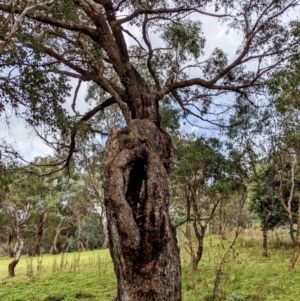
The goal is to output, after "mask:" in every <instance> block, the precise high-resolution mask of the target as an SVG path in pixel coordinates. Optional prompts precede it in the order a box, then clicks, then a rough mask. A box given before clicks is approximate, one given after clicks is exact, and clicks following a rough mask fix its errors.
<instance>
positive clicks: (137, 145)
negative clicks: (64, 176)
mask: <svg viewBox="0 0 300 301" xmlns="http://www.w3.org/2000/svg"><path fill="white" fill-rule="evenodd" d="M26 3H27V1H11V2H10V3H7V2H1V3H0V13H1V18H2V19H5V20H6V19H7V18H9V16H10V15H11V14H12V12H13V14H14V16H17V15H19V16H20V15H21V14H22V13H23V12H24V10H25V9H26V5H27V4H26ZM12 4H13V5H12ZM298 5H299V1H298V0H289V1H272V2H271V1H262V0H251V1H250V0H242V1H222V0H215V1H206V0H204V1H199V0H180V1H165V0H148V1H144V0H119V1H112V0H63V1H52V2H51V3H50V4H49V5H48V6H47V5H46V6H44V5H43V6H37V7H35V8H33V9H31V10H30V11H28V13H26V15H25V16H24V17H23V18H22V22H20V24H19V26H18V29H17V31H16V33H15V35H14V36H13V37H12V38H11V40H10V41H9V43H8V45H7V46H6V47H5V49H4V51H3V54H2V56H1V60H0V74H1V77H0V89H1V92H0V93H1V101H0V108H1V109H0V110H2V111H3V110H6V109H7V108H8V106H9V104H10V105H11V107H12V110H14V111H16V112H17V113H19V114H20V115H22V116H23V117H24V119H25V120H26V121H27V122H28V123H29V124H30V125H31V126H32V127H34V129H35V130H36V132H37V133H38V135H39V136H41V137H43V138H44V139H45V140H46V141H47V142H48V143H49V144H52V146H54V147H55V148H56V150H58V151H59V153H60V155H61V161H60V162H57V163H56V164H57V166H59V164H60V165H61V166H62V167H66V166H70V164H71V163H72V154H73V153H74V152H75V151H76V142H77V139H78V137H80V135H81V133H82V132H83V131H92V132H94V133H95V132H99V133H101V125H102V123H101V121H99V119H100V118H99V116H100V115H101V111H103V110H105V108H107V107H109V106H111V105H113V104H116V105H117V106H118V108H119V110H120V111H121V113H122V115H123V118H124V121H123V123H120V127H115V128H114V129H112V130H111V131H110V132H109V139H108V142H107V144H106V151H107V159H106V167H105V171H104V193H105V206H106V213H107V219H108V232H109V236H110V237H109V238H110V252H111V255H112V258H113V262H114V268H115V272H116V275H117V279H118V295H117V299H116V300H139V301H141V300H181V292H180V290H181V289H180V262H179V250H178V247H177V244H176V237H175V230H174V229H173V227H172V225H171V223H170V218H169V213H168V206H169V188H168V173H169V169H170V166H171V164H172V156H173V153H172V143H171V139H170V137H169V135H168V134H167V133H166V132H165V131H163V130H162V128H161V122H160V115H159V105H160V103H161V102H163V101H164V99H165V98H167V97H169V98H173V100H175V101H176V102H177V104H178V106H179V107H180V108H181V109H182V110H183V111H184V113H185V116H187V115H193V116H194V117H197V118H200V119H203V120H207V119H208V120H209V121H210V122H212V123H217V120H215V119H216V117H217V116H219V115H220V114H221V113H222V112H223V113H228V112H229V111H230V109H231V108H232V109H235V108H240V107H243V104H244V103H248V102H251V94H255V93H259V92H263V90H261V82H262V81H263V79H264V78H265V77H266V76H268V74H269V73H270V72H272V70H274V69H278V68H281V67H282V66H283V65H284V63H285V61H286V59H288V58H289V57H290V55H291V53H292V52H295V51H298V43H299V41H298V40H297V37H296V36H295V35H293V34H292V29H293V28H292V27H293V24H288V23H287V22H285V15H286V14H287V13H288V12H290V11H291V13H290V14H291V15H292V14H293V9H297V8H298ZM209 19H213V20H215V21H216V22H217V20H219V21H220V22H223V23H222V26H224V27H226V26H227V28H228V30H229V31H230V32H231V33H236V34H237V38H236V39H235V40H236V41H240V42H239V44H238V45H237V47H236V49H233V50H232V54H234V55H233V58H229V57H228V56H227V54H226V53H225V51H224V50H222V49H221V48H214V49H213V50H212V51H211V50H209V48H208V49H207V51H206V52H204V51H205V41H206V39H205V37H204V33H203V30H202V22H205V21H207V22H210V21H208V20H209ZM213 22H214V21H213ZM2 26H3V25H1V29H3V27H2ZM210 27H211V23H210ZM204 53H205V55H204ZM70 79H72V80H73V82H74V80H77V81H78V85H77V87H76V89H75V92H74V96H73V101H72V104H71V108H72V109H73V111H74V114H73V115H71V114H70V113H68V111H66V109H65V107H64V106H63V104H64V102H65V101H66V97H67V96H68V95H70V84H69V82H68V81H69V80H70ZM82 82H89V83H93V84H95V85H97V86H98V87H99V88H100V89H101V97H100V102H99V101H98V102H94V103H93V107H92V108H91V109H90V110H89V111H87V112H86V113H84V114H83V115H80V113H79V111H78V106H80V104H81V103H80V99H78V97H77V96H78V94H79V93H78V91H79V89H80V86H81V84H82ZM213 101H215V103H214V102H213ZM214 104H215V105H216V106H217V111H216V107H215V106H214ZM21 108H22V109H21ZM206 114H208V116H206ZM100 117H101V116H100ZM212 119H214V120H212ZM223 121H224V122H225V121H226V119H223ZM42 124H43V127H40V126H41V125H42ZM62 167H61V168H62Z"/></svg>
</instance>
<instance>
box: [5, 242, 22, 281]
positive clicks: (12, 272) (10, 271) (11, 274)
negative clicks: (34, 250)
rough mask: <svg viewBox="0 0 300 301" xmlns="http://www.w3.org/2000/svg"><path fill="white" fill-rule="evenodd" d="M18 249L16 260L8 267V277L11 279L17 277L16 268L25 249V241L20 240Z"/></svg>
mask: <svg viewBox="0 0 300 301" xmlns="http://www.w3.org/2000/svg"><path fill="white" fill-rule="evenodd" d="M18 242H19V243H18V249H17V252H16V255H15V257H14V260H13V261H12V262H11V263H10V264H9V265H8V275H9V277H14V276H15V267H16V265H17V264H18V262H19V260H20V257H21V254H22V251H23V248H24V239H23V238H20V239H19V241H18Z"/></svg>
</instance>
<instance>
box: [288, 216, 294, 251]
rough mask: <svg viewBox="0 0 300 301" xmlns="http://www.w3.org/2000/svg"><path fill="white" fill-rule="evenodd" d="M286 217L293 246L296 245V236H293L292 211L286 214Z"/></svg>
mask: <svg viewBox="0 0 300 301" xmlns="http://www.w3.org/2000/svg"><path fill="white" fill-rule="evenodd" d="M288 218H289V225H290V237H291V240H292V242H293V245H294V246H295V245H296V238H295V229H294V222H293V216H292V213H290V214H289V215H288Z"/></svg>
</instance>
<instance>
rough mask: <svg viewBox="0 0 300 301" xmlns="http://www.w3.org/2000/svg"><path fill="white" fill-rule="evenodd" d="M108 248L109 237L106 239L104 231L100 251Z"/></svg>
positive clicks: (106, 234)
mask: <svg viewBox="0 0 300 301" xmlns="http://www.w3.org/2000/svg"><path fill="white" fill-rule="evenodd" d="M108 247H109V237H108V232H107V231H106V230H105V231H104V241H103V244H102V246H101V249H107V248H108Z"/></svg>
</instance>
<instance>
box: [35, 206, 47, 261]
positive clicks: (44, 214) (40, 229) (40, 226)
mask: <svg viewBox="0 0 300 301" xmlns="http://www.w3.org/2000/svg"><path fill="white" fill-rule="evenodd" d="M37 213H38V216H39V221H38V225H37V230H36V240H35V243H34V246H33V249H32V252H31V256H36V255H40V245H41V241H42V237H43V234H44V224H45V221H46V219H47V215H48V213H47V212H46V211H43V212H39V211H38V212H37Z"/></svg>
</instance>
